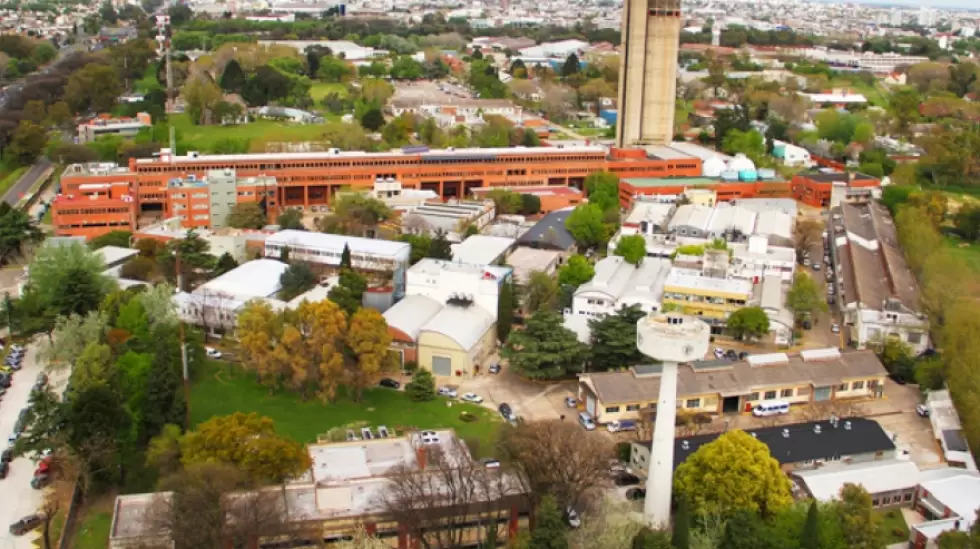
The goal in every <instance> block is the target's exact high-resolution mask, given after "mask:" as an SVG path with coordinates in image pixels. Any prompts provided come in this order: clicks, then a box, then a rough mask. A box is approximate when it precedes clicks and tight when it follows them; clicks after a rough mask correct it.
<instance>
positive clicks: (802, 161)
mask: <svg viewBox="0 0 980 549" xmlns="http://www.w3.org/2000/svg"><path fill="white" fill-rule="evenodd" d="M773 145H774V147H773V151H772V155H773V156H774V157H776V158H780V159H782V161H783V165H785V166H802V167H804V168H809V167H812V166H813V164H814V162H813V158H811V157H810V151H808V150H806V149H804V148H803V147H798V146H796V145H794V144H792V143H787V142H785V141H779V140H776V141H773Z"/></svg>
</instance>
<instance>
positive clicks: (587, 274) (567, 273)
mask: <svg viewBox="0 0 980 549" xmlns="http://www.w3.org/2000/svg"><path fill="white" fill-rule="evenodd" d="M594 276H595V268H594V267H593V266H592V264H591V263H589V260H588V259H586V258H585V256H584V255H580V254H575V255H573V256H571V257H569V258H568V261H566V262H565V264H564V265H562V266H561V268H560V269H558V284H560V285H561V286H572V287H574V288H578V287H579V286H581V285H582V284H585V283H586V282H588V281H590V280H592V277H594Z"/></svg>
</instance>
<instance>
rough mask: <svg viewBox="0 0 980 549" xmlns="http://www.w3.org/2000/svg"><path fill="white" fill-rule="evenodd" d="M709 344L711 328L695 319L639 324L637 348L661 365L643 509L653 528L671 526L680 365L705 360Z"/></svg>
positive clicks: (670, 317) (674, 317) (661, 318)
mask: <svg viewBox="0 0 980 549" xmlns="http://www.w3.org/2000/svg"><path fill="white" fill-rule="evenodd" d="M710 340H711V328H709V327H708V325H707V324H705V323H704V322H703V321H701V320H699V319H697V318H695V317H693V316H687V315H680V314H674V313H668V314H657V313H653V314H651V315H649V316H647V317H646V318H642V319H640V321H639V322H637V323H636V346H637V348H638V349H639V350H640V352H641V353H643V354H645V355H647V356H648V357H650V358H653V359H656V360H659V361H660V362H661V364H662V366H661V371H660V394H659V396H658V397H657V417H656V420H655V421H654V425H653V444H652V447H651V448H650V468H649V470H648V471H647V485H646V488H647V497H646V501H645V503H644V506H643V518H644V519H645V520H646V522H647V524H648V525H649V526H650V527H651V528H666V527H667V526H669V525H670V498H671V491H672V489H673V482H674V428H675V424H674V422H675V421H676V420H677V364H678V363H679V362H688V361H691V360H700V359H701V358H704V355H705V354H706V353H707V352H708V345H709V343H710Z"/></svg>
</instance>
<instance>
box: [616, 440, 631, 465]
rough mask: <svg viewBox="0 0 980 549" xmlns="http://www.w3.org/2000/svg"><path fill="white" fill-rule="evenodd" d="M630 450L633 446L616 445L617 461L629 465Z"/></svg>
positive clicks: (626, 444)
mask: <svg viewBox="0 0 980 549" xmlns="http://www.w3.org/2000/svg"><path fill="white" fill-rule="evenodd" d="M632 448H633V445H632V444H630V443H629V442H618V443H616V457H617V458H619V461H622V462H623V463H629V461H630V452H631V450H632Z"/></svg>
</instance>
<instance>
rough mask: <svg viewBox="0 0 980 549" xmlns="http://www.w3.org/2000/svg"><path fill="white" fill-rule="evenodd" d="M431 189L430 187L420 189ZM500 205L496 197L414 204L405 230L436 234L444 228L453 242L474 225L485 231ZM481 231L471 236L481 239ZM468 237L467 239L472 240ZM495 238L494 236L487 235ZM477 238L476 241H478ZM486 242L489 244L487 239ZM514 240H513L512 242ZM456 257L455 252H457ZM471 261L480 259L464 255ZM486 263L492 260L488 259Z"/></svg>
mask: <svg viewBox="0 0 980 549" xmlns="http://www.w3.org/2000/svg"><path fill="white" fill-rule="evenodd" d="M420 192H428V191H420ZM496 211H497V210H496V207H495V206H494V203H493V201H492V200H484V201H474V200H450V201H449V202H441V201H433V202H428V203H425V204H421V205H419V206H417V207H415V208H412V210H411V212H409V213H408V214H407V215H405V217H404V218H402V231H403V232H405V233H411V234H427V235H429V236H435V234H436V233H437V232H440V231H441V232H443V233H445V235H446V238H447V239H448V240H449V241H450V242H461V241H462V240H463V239H464V238H466V234H465V232H466V229H467V228H468V227H470V226H472V227H475V228H476V230H477V231H482V230H483V229H484V228H485V227H486V226H487V225H489V224H490V223H491V222H492V221H493V219H494V217H495V216H496ZM480 236H481V235H479V234H477V235H471V236H470V237H469V238H477V241H479V240H480V239H479V238H478V237H480ZM469 238H467V240H469ZM484 238H492V237H484ZM475 244H476V241H475V242H474V245H475ZM483 244H489V241H488V242H484V243H483ZM511 244H513V242H511ZM453 257H455V254H454V256H453ZM463 261H464V262H467V263H480V261H471V260H468V259H464V260H463ZM485 263H492V261H486V262H485Z"/></svg>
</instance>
